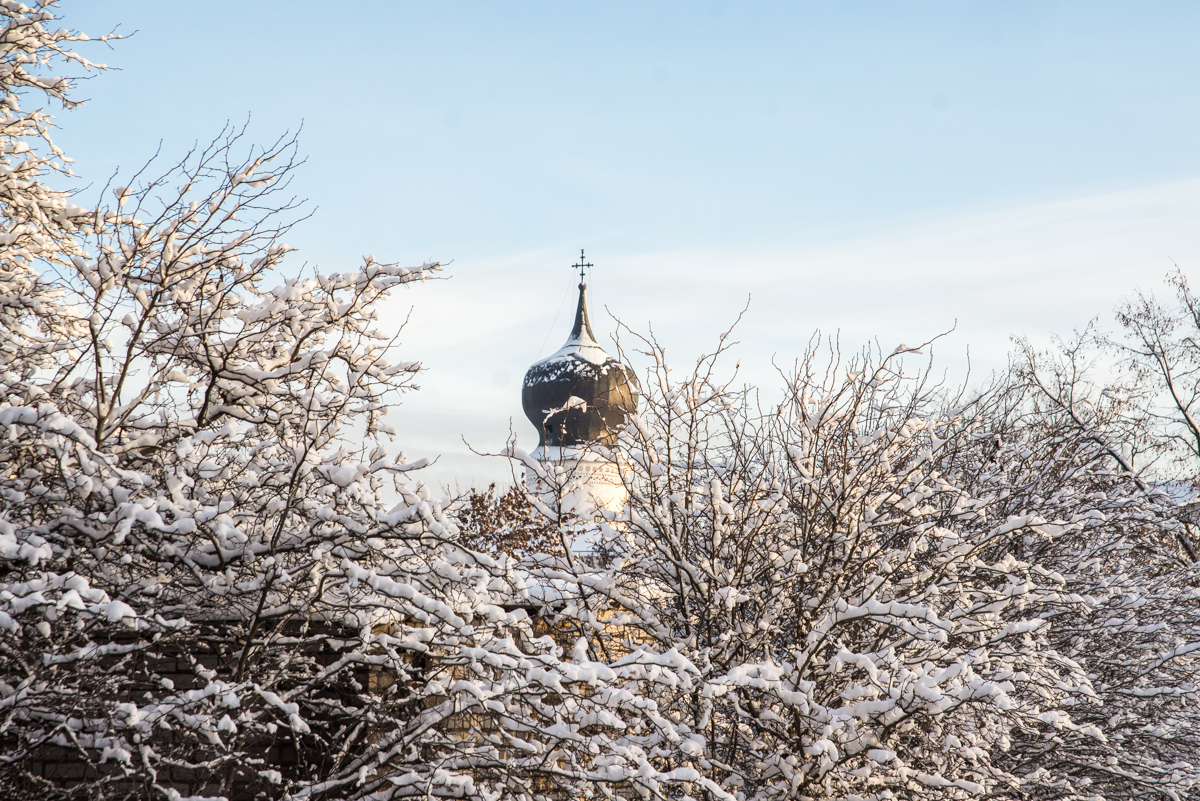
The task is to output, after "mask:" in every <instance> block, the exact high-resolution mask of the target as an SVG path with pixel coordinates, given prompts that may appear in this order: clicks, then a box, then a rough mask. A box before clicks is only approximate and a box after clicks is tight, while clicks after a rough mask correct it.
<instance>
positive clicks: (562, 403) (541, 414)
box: [521, 251, 639, 520]
mask: <svg viewBox="0 0 1200 801" xmlns="http://www.w3.org/2000/svg"><path fill="white" fill-rule="evenodd" d="M579 255H580V259H579V264H577V265H574V266H575V267H576V268H578V269H579V303H578V305H577V307H576V309H575V324H574V326H573V327H572V328H571V334H570V336H568V337H567V341H566V342H565V343H564V344H563V346H562V347H561V348H559V349H558V350H557V351H556V352H555V353H553V354H551V355H550V356H548V357H547V358H545V359H542V360H541V361H539V362H537V363H536V364H534V365H533V366H532V367H530V368H529V370H528V372H526V373H525V381H524V383H523V385H522V388H521V405H522V407H523V408H524V410H525V416H526V417H528V418H529V422H530V423H532V424H533V427H534V428H535V429H536V430H537V432H538V447H537V450H535V451H534V452H533V454H532V455H533V457H534V458H535V459H537V460H538V461H539V462H541V463H542V465H543V466H544V467H545V468H546V469H547V470H546V472H547V474H548V475H549V476H551V480H545V479H537V478H533V477H531V483H532V486H531V489H534V491H536V492H537V493H538V494H539V495H541V496H542V497H543V498H545V500H546V501H547V503H549V504H551V505H555V506H557V507H558V508H560V509H561V510H562V511H564V512H572V513H574V514H575V515H577V516H578V517H580V518H581V519H584V520H591V519H592V518H593V517H595V516H596V515H598V514H602V513H603V512H605V511H609V512H619V511H620V510H621V508H622V507H623V506H624V505H625V501H626V498H627V493H626V491H625V486H624V482H623V481H622V478H621V467H620V465H621V461H620V457H619V454H618V453H616V452H615V450H614V446H615V445H616V444H617V432H618V431H619V430H620V429H621V427H622V426H623V425H624V424H625V421H626V417H627V416H628V415H631V414H634V413H636V412H637V403H638V390H639V386H638V380H637V376H636V375H635V374H634V372H633V370H632V369H630V368H629V367H628V366H627V365H625V364H622V363H621V362H619V361H617V360H616V359H614V358H613V357H612V356H610V355H608V354H607V353H606V352H605V351H604V349H603V348H602V347H600V344H599V343H598V342H597V341H596V335H595V334H594V333H593V331H592V324H591V320H590V319H589V318H588V306H587V284H586V283H585V282H584V269H585V268H587V267H590V266H591V265H590V264H587V263H586V262H585V261H584V260H583V251H580V254H579Z"/></svg>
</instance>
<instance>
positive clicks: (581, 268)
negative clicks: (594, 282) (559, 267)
mask: <svg viewBox="0 0 1200 801" xmlns="http://www.w3.org/2000/svg"><path fill="white" fill-rule="evenodd" d="M591 266H592V265H591V264H589V263H587V262H586V261H584V260H583V248H580V249H579V264H572V265H571V267H572V268H573V269H576V270H579V283H581V284H582V283H583V281H584V278H583V271H584V270H586V269H588V268H589V267H591Z"/></svg>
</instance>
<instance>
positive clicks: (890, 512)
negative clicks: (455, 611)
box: [518, 301, 1200, 799]
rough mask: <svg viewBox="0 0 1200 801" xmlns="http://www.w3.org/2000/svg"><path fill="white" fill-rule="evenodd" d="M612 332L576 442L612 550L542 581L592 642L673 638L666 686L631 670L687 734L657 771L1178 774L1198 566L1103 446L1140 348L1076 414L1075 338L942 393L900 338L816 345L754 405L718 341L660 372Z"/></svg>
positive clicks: (1124, 420) (747, 775)
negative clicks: (583, 442) (617, 504)
mask: <svg viewBox="0 0 1200 801" xmlns="http://www.w3.org/2000/svg"><path fill="white" fill-rule="evenodd" d="M1139 302H1143V304H1144V303H1145V302H1144V301H1139ZM1184 308H1190V307H1189V306H1187V304H1186V302H1185V303H1184ZM1125 319H1127V316H1123V317H1122V320H1125ZM1192 331H1193V333H1194V332H1195V329H1194V328H1193V329H1192ZM1176 335H1177V336H1179V337H1183V336H1185V333H1184V332H1182V331H1178V330H1177V331H1176ZM1140 336H1141V335H1140V334H1139V337H1140ZM1147 339H1148V337H1147ZM1114 342H1115V340H1112V339H1109V340H1105V341H1104V342H1102V343H1097V345H1105V346H1108V347H1117V345H1113V343H1114ZM639 347H640V349H641V351H642V353H643V354H644V355H645V356H647V357H649V359H650V360H651V363H652V364H653V365H654V367H652V369H651V370H650V371H649V373H648V375H647V379H646V380H644V381H643V382H642V385H643V387H644V393H643V400H642V403H643V407H642V409H641V411H640V414H639V415H637V416H636V417H635V418H634V420H633V422H632V423H631V424H630V425H629V426H628V427H627V428H626V429H625V430H624V431H623V432H622V433H621V441H620V444H619V447H618V448H617V449H616V450H614V451H607V450H599V454H600V455H607V456H608V457H609V458H612V459H613V460H614V461H615V462H617V463H618V464H620V465H621V467H622V470H623V475H624V477H625V478H624V480H625V483H626V486H627V489H628V491H629V506H628V508H627V509H626V510H625V512H624V513H623V514H621V515H619V516H618V515H608V518H609V519H608V520H607V521H606V522H605V523H603V524H601V525H600V532H599V536H601V537H603V538H605V539H606V540H607V541H608V543H609V547H610V550H611V551H612V552H613V553H614V554H616V555H617V556H616V559H615V561H614V562H613V563H612V564H611V567H610V568H608V569H605V570H600V569H595V568H589V569H581V568H579V567H578V566H576V565H572V564H568V563H565V562H564V563H562V564H561V565H560V566H559V567H558V568H557V569H555V570H543V571H542V572H541V574H540V575H541V576H542V577H543V578H544V579H545V580H547V581H550V580H553V581H558V582H566V583H569V584H572V585H573V586H575V587H576V588H577V594H578V596H579V597H580V598H581V599H583V601H584V607H585V613H586V614H590V615H591V616H592V617H593V619H594V620H595V621H596V625H595V627H594V628H595V630H596V632H597V633H596V635H595V637H594V647H595V648H596V650H597V651H602V652H606V653H614V652H615V653H620V652H624V651H626V650H629V649H633V650H634V652H635V653H637V652H638V651H641V650H649V651H653V652H655V653H664V652H667V653H672V654H677V655H678V656H679V658H680V660H681V662H680V664H681V668H682V672H681V678H680V683H679V684H678V685H677V686H676V687H674V688H673V689H672V690H671V691H670V692H667V693H665V694H664V693H662V692H661V690H659V689H654V688H651V687H648V686H639V685H638V683H637V682H632V683H631V684H630V685H628V686H630V688H631V689H635V690H636V691H639V692H647V693H649V692H654V693H655V698H657V699H658V701H659V703H660V706H661V708H662V709H663V711H664V714H667V715H668V716H670V717H671V719H672V720H674V721H676V726H677V729H678V731H679V732H681V733H683V734H685V738H684V740H682V741H681V743H675V744H672V746H671V747H663V746H662V745H660V744H655V745H654V748H655V751H654V753H655V754H657V755H658V757H659V759H660V760H661V766H662V767H663V768H666V767H674V768H679V767H686V768H689V769H693V770H695V771H697V773H698V774H699V775H703V776H707V777H709V778H710V779H712V780H713V781H714V782H717V783H719V784H720V785H721V786H722V787H723V788H724V789H725V790H727V791H730V792H733V793H735V794H737V796H738V797H739V798H747V799H751V798H753V799H767V798H879V799H882V798H897V797H899V798H970V797H990V798H1013V799H1017V798H1063V799H1068V798H1069V799H1086V798H1112V799H1116V798H1124V799H1127V798H1162V799H1167V798H1171V799H1174V798H1184V797H1194V796H1195V795H1196V793H1197V790H1198V786H1197V781H1198V780H1200V760H1197V759H1196V756H1195V755H1196V754H1197V753H1200V718H1198V713H1200V684H1198V677H1200V672H1198V671H1200V661H1198V660H1197V656H1198V654H1200V603H1198V601H1200V568H1198V566H1197V564H1196V563H1195V560H1194V558H1193V557H1192V555H1191V551H1190V545H1189V542H1190V539H1189V535H1188V532H1187V530H1186V529H1187V525H1188V523H1187V521H1186V520H1180V514H1179V510H1180V508H1179V506H1178V504H1177V503H1176V499H1175V498H1173V497H1172V492H1170V491H1168V490H1173V489H1176V487H1174V486H1167V487H1165V488H1164V486H1162V485H1161V484H1160V483H1157V482H1156V481H1154V480H1152V479H1151V478H1150V477H1149V476H1147V475H1145V474H1138V473H1137V472H1136V471H1133V470H1131V469H1130V467H1129V465H1128V463H1127V461H1122V459H1121V458H1120V454H1121V453H1122V448H1125V449H1126V450H1127V449H1128V448H1130V447H1136V448H1141V449H1143V450H1144V449H1147V448H1150V447H1152V446H1153V447H1166V445H1164V444H1162V443H1159V444H1158V445H1154V443H1153V439H1154V437H1155V435H1156V434H1155V432H1154V431H1152V430H1151V427H1149V426H1147V425H1141V426H1140V427H1137V428H1136V430H1137V432H1138V436H1139V437H1141V439H1139V440H1137V442H1134V443H1130V442H1127V440H1128V438H1129V437H1130V434H1131V431H1132V430H1133V429H1132V428H1131V426H1130V420H1131V419H1132V418H1133V417H1134V416H1135V415H1134V411H1135V406H1136V404H1133V403H1132V402H1130V398H1134V397H1135V395H1134V393H1133V392H1132V388H1133V387H1137V386H1144V384H1142V383H1141V382H1143V381H1144V377H1145V372H1144V371H1143V367H1144V365H1145V364H1146V361H1145V359H1144V357H1143V356H1141V355H1140V354H1135V356H1134V358H1135V359H1137V360H1138V361H1136V363H1135V365H1134V366H1135V367H1136V368H1137V370H1135V371H1134V373H1133V374H1132V377H1131V378H1130V379H1129V381H1128V383H1127V385H1126V386H1125V388H1124V389H1121V388H1119V387H1117V386H1115V385H1114V384H1111V383H1110V384H1109V385H1107V386H1104V387H1101V388H1100V389H1099V390H1096V391H1095V392H1093V393H1092V394H1094V395H1095V396H1097V397H1098V398H1120V399H1122V400H1123V401H1124V403H1122V404H1117V403H1115V402H1110V403H1108V404H1107V405H1106V404H1105V403H1103V402H1096V403H1089V404H1085V405H1086V408H1087V414H1086V415H1085V414H1084V413H1083V412H1082V411H1080V408H1079V406H1080V404H1081V403H1083V400H1084V399H1083V396H1084V395H1086V394H1087V393H1088V392H1089V391H1090V390H1089V387H1090V386H1091V385H1089V384H1088V381H1090V380H1091V378H1090V376H1091V375H1092V374H1091V373H1089V372H1087V371H1086V370H1084V369H1082V364H1079V358H1081V357H1082V356H1083V353H1082V352H1076V353H1075V358H1076V363H1077V368H1078V369H1076V370H1075V371H1074V372H1072V371H1069V370H1062V369H1058V370H1057V371H1056V370H1055V369H1051V367H1048V365H1058V366H1059V367H1061V365H1062V364H1063V363H1064V360H1065V361H1067V362H1069V361H1070V359H1071V358H1072V356H1071V354H1070V353H1065V354H1064V353H1058V354H1035V353H1033V352H1032V350H1030V349H1026V350H1024V351H1022V354H1023V356H1024V358H1025V361H1024V362H1023V363H1016V364H1014V369H1013V371H1012V372H1011V373H1010V374H1007V375H1004V376H1002V377H1000V378H999V379H997V380H996V381H995V382H994V383H993V385H991V386H989V387H986V388H984V389H982V390H980V391H978V392H975V393H973V394H968V393H965V392H957V393H948V392H946V391H945V390H944V388H942V387H938V386H933V385H931V384H930V382H929V381H928V372H916V373H914V372H912V371H911V370H908V371H906V370H905V369H904V367H903V362H902V361H901V359H902V357H904V356H905V354H906V353H908V352H909V351H907V349H902V350H899V351H897V352H895V353H892V354H879V353H871V352H869V351H868V352H864V353H862V354H858V355H856V356H854V357H852V358H849V359H847V360H842V359H841V357H840V355H839V354H838V353H837V352H836V350H833V351H831V352H827V353H825V354H824V355H823V354H822V353H820V352H818V351H817V350H815V349H814V350H811V351H810V352H809V353H807V354H806V355H805V356H804V358H803V359H801V361H800V362H799V363H798V366H797V368H796V371H795V372H794V374H792V376H791V378H790V380H789V382H788V385H787V388H786V389H787V391H786V393H785V396H784V398H783V400H782V401H781V402H779V403H777V404H775V405H772V406H769V407H766V408H764V407H763V406H761V405H760V404H759V402H758V400H757V395H756V394H755V393H753V392H752V391H751V390H749V389H733V388H732V387H731V385H730V384H729V383H728V377H724V378H723V377H721V375H720V365H719V360H720V356H721V353H722V350H723V349H724V343H723V344H722V346H721V348H718V349H717V352H715V353H714V354H712V355H710V356H708V357H705V358H703V359H702V360H701V361H700V362H699V363H698V365H697V367H696V369H695V370H694V371H692V372H691V373H689V374H686V375H684V376H682V377H681V376H680V374H679V373H677V372H671V371H669V370H668V368H667V364H666V360H665V357H664V354H663V350H662V348H661V347H660V346H659V344H658V343H657V342H656V341H654V340H653V339H642V338H639ZM1119 347H1122V348H1124V347H1126V346H1125V345H1119ZM1065 350H1066V349H1064V351H1065ZM1121 352H1122V353H1126V354H1127V353H1128V351H1127V350H1122V351H1121ZM1095 355H1096V354H1095V352H1094V351H1093V352H1092V356H1093V357H1094V356H1095ZM908 360H909V361H910V362H911V360H912V356H911V355H910V356H909V359H908ZM1093 360H1094V359H1093ZM1150 363H1151V364H1155V363H1157V364H1160V365H1161V364H1163V363H1164V360H1163V359H1159V360H1158V361H1157V362H1153V361H1152V362H1150ZM1139 371H1140V372H1139ZM1110 377H1111V374H1110ZM1190 388H1191V389H1194V388H1195V387H1194V383H1193V384H1191V385H1190ZM1071 397H1074V398H1075V401H1074V402H1071V401H1069V400H1066V399H1067V398H1071ZM1136 397H1141V398H1143V399H1147V398H1149V395H1148V394H1147V393H1145V392H1142V394H1141V395H1140V396H1136ZM1181 408H1182V407H1181ZM1160 409H1161V407H1160ZM1142 413H1143V416H1145V415H1146V414H1149V413H1150V412H1147V411H1146V410H1145V407H1143V410H1142ZM1153 413H1154V414H1158V415H1160V416H1159V417H1157V418H1155V419H1156V420H1157V421H1158V422H1159V423H1161V424H1162V425H1163V428H1160V429H1159V431H1160V432H1165V433H1160V434H1158V436H1162V437H1166V438H1168V439H1170V438H1172V437H1175V436H1177V435H1176V433H1175V432H1177V431H1178V430H1179V429H1181V428H1183V425H1184V423H1181V422H1180V421H1179V420H1175V419H1172V418H1171V417H1170V415H1169V414H1167V415H1166V416H1161V415H1162V414H1163V413H1162V412H1161V411H1154V412H1153ZM1183 430H1186V429H1185V428H1184V429H1183ZM1167 444H1170V442H1168V443H1167ZM518 455H520V454H518ZM526 467H527V469H528V470H530V471H537V472H538V473H539V474H540V475H541V476H542V478H543V481H554V480H556V478H557V480H560V481H564V480H565V481H567V482H568V483H569V482H570V481H571V480H572V477H570V476H565V477H564V476H558V477H556V476H554V475H551V474H550V473H549V472H548V471H547V470H546V469H545V468H544V467H543V466H542V465H539V464H537V463H535V462H533V461H531V460H528V459H526ZM1191 476H1192V477H1193V478H1194V476H1195V474H1194V473H1192V474H1191ZM567 489H569V487H568V488H567ZM547 513H548V514H549V515H550V516H551V517H553V516H554V514H555V510H553V509H548V510H547ZM1185 517H1186V516H1185ZM601 621H604V625H601Z"/></svg>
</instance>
